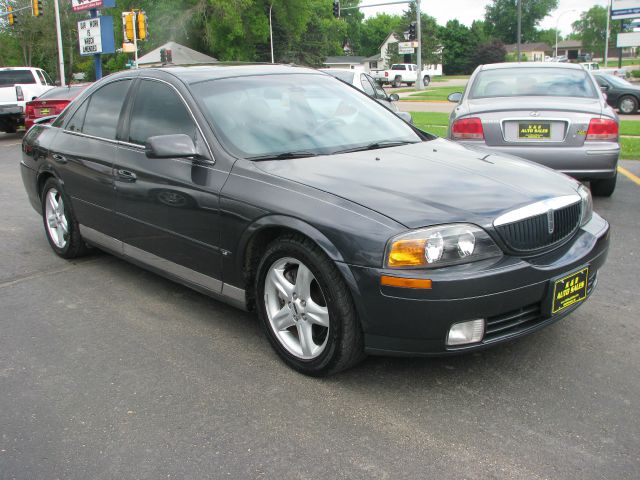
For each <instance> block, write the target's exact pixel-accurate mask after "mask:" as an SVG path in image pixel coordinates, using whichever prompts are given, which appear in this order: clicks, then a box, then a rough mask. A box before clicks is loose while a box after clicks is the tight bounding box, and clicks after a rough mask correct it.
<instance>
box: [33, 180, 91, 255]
mask: <svg viewBox="0 0 640 480" xmlns="http://www.w3.org/2000/svg"><path fill="white" fill-rule="evenodd" d="M40 198H41V201H42V221H43V224H44V231H45V234H46V236H47V240H48V241H49V245H51V248H52V249H53V251H54V252H56V254H57V255H58V256H60V257H62V258H66V259H71V258H77V257H81V256H83V255H85V254H86V253H87V251H88V248H87V244H86V243H84V240H83V239H82V236H81V235H80V228H79V227H78V221H77V220H76V218H75V216H74V214H73V211H72V209H71V201H70V200H69V197H67V195H66V194H65V193H64V191H63V189H62V185H61V183H60V182H59V181H58V179H56V178H53V177H52V178H49V179H48V180H47V181H46V182H45V184H44V187H43V188H42V194H41V197H40Z"/></svg>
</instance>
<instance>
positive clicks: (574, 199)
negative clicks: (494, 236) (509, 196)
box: [493, 193, 581, 227]
mask: <svg viewBox="0 0 640 480" xmlns="http://www.w3.org/2000/svg"><path fill="white" fill-rule="evenodd" d="M580 202H581V198H580V195H578V194H577V193H576V194H575V195H564V196H562V197H554V198H548V199H546V200H542V201H540V202H536V203H531V204H529V205H525V206H524V207H520V208H517V209H515V210H511V211H510V212H507V213H505V214H503V215H500V216H499V217H498V218H496V219H495V220H494V221H493V226H494V227H499V226H501V225H507V224H509V223H514V222H518V221H520V220H524V219H526V218H531V217H535V216H537V215H542V214H545V213H547V212H548V211H549V210H554V211H555V210H559V209H561V208H564V207H568V206H569V205H573V204H574V203H580Z"/></svg>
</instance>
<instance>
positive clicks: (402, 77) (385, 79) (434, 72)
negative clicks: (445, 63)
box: [371, 63, 442, 87]
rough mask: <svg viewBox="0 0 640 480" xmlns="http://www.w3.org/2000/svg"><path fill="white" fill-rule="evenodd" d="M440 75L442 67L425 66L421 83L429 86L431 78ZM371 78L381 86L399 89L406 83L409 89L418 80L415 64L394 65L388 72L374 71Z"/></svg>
mask: <svg viewBox="0 0 640 480" xmlns="http://www.w3.org/2000/svg"><path fill="white" fill-rule="evenodd" d="M440 75H442V65H426V66H425V68H424V69H423V70H422V82H423V84H424V85H425V86H427V85H429V82H431V78H433V77H436V76H440ZM371 76H372V77H373V78H374V79H375V80H376V81H377V82H378V83H381V84H383V85H384V84H386V83H390V84H391V85H393V86H394V87H399V86H400V85H401V84H403V83H406V84H407V85H408V86H409V87H410V86H411V85H413V84H414V83H416V81H417V80H418V66H417V65H416V64H415V63H395V64H393V65H391V69H390V70H375V71H372V72H371Z"/></svg>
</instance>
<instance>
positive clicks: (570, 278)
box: [551, 267, 589, 314]
mask: <svg viewBox="0 0 640 480" xmlns="http://www.w3.org/2000/svg"><path fill="white" fill-rule="evenodd" d="M588 282H589V267H585V268H583V269H582V270H579V271H577V272H575V273H572V274H571V275H567V276H566V277H563V278H561V279H560V280H556V281H555V283H554V285H553V301H552V303H551V313H554V314H555V313H558V312H561V311H562V310H564V309H566V308H569V307H571V306H573V305H575V304H576V303H580V302H581V301H583V300H584V299H585V298H587V283H588Z"/></svg>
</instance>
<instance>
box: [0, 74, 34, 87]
mask: <svg viewBox="0 0 640 480" xmlns="http://www.w3.org/2000/svg"><path fill="white" fill-rule="evenodd" d="M16 83H21V84H33V83H36V79H35V77H34V76H33V73H31V70H1V71H0V87H13V86H14V85H15V84H16Z"/></svg>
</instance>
